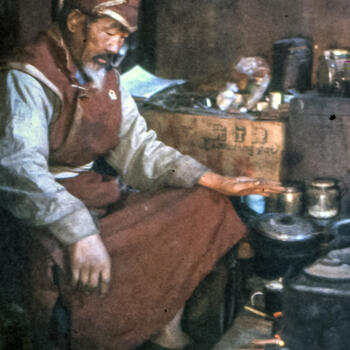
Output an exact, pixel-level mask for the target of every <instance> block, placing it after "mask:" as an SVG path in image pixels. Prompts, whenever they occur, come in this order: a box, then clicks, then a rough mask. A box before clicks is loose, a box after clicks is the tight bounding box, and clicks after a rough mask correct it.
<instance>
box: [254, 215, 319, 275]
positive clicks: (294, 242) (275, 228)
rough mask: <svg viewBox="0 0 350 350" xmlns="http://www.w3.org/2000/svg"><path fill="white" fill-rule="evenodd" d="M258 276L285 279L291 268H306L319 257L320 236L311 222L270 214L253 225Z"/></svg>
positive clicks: (255, 220)
mask: <svg viewBox="0 0 350 350" xmlns="http://www.w3.org/2000/svg"><path fill="white" fill-rule="evenodd" d="M250 232H251V239H252V245H253V247H254V249H255V253H256V255H255V260H256V270H257V271H256V272H257V273H260V274H262V275H263V276H264V277H269V278H275V277H278V276H283V275H284V274H285V272H286V271H287V269H288V268H289V267H290V266H291V265H292V266H304V265H306V264H308V263H310V262H311V261H313V259H314V258H315V257H316V256H317V254H318V253H319V250H320V242H321V239H320V238H321V234H320V232H319V231H318V229H317V226H316V225H315V224H314V223H313V222H312V221H311V220H310V219H308V218H303V217H301V216H298V215H292V214H285V213H269V214H264V215H261V216H258V217H256V218H255V219H254V220H253V221H252V222H251V230H250Z"/></svg>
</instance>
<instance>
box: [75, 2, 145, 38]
mask: <svg viewBox="0 0 350 350" xmlns="http://www.w3.org/2000/svg"><path fill="white" fill-rule="evenodd" d="M70 1H71V3H72V5H73V6H74V7H76V8H77V9H79V10H81V11H82V12H85V13H90V14H92V15H98V16H109V17H111V18H113V19H115V20H116V21H118V22H119V23H120V24H122V25H123V26H124V27H126V28H127V29H128V30H129V31H130V32H135V31H136V30H137V16H138V7H139V3H140V0H109V1H106V0H70Z"/></svg>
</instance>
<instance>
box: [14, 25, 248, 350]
mask: <svg viewBox="0 0 350 350" xmlns="http://www.w3.org/2000/svg"><path fill="white" fill-rule="evenodd" d="M17 60H18V61H19V62H23V63H30V64H31V65H33V66H35V67H36V68H37V69H38V70H39V71H40V72H41V73H42V74H43V75H44V76H45V77H46V78H47V79H48V80H49V81H50V82H51V83H52V84H53V85H54V86H56V87H57V88H58V90H59V95H60V96H61V103H62V108H61V111H60V115H59V117H58V118H57V119H56V120H55V121H54V122H53V123H52V125H51V128H50V134H49V139H50V160H49V162H50V164H54V165H69V166H78V165H82V164H85V163H87V162H89V161H92V160H95V159H96V158H97V157H98V156H101V155H102V156H103V155H104V154H105V153H106V152H108V151H109V150H110V149H111V148H113V147H115V146H116V145H117V143H118V130H119V125H120V120H121V106H120V94H119V88H118V83H119V82H118V81H117V79H116V77H115V74H114V72H112V71H111V72H109V73H107V76H106V81H105V84H104V87H103V89H102V91H96V90H94V89H93V88H91V86H89V85H86V86H84V87H85V88H86V90H82V89H79V88H76V87H75V86H76V85H78V82H77V81H76V79H75V77H74V71H75V67H74V65H73V63H72V61H71V58H70V56H69V53H68V51H67V49H66V47H65V45H64V43H63V41H62V39H61V38H60V36H59V35H58V33H57V31H56V32H55V31H53V32H51V33H50V34H49V35H48V34H43V35H42V36H41V37H40V38H39V40H38V41H37V42H36V43H34V44H33V45H31V46H28V47H27V48H25V50H24V52H23V53H21V54H20V55H19V56H18V57H17ZM24 70H25V69H24ZM34 76H35V75H34ZM36 78H38V79H39V80H40V77H38V76H36ZM42 82H43V83H45V81H42ZM110 90H113V91H115V93H116V94H117V97H118V98H117V99H116V100H114V99H110V98H109V91H110ZM101 135H103V136H102V137H101ZM60 182H61V183H62V184H63V185H64V186H65V187H66V189H67V190H68V191H69V192H71V193H72V194H73V195H75V196H76V197H78V198H79V199H81V200H82V201H83V202H84V203H85V205H86V206H87V207H88V208H89V209H91V210H94V211H95V212H97V213H99V215H100V220H99V224H100V229H101V237H102V240H103V242H104V244H105V246H106V248H107V250H108V253H109V254H110V256H111V260H112V282H111V288H110V291H109V293H108V295H107V296H106V297H104V298H101V297H99V296H97V295H90V296H89V295H85V294H83V293H82V292H80V291H77V290H72V289H71V288H70V286H69V283H68V275H69V268H68V267H67V264H65V263H64V261H65V259H64V254H65V252H64V249H62V247H59V246H58V245H57V244H54V248H52V247H51V248H52V249H51V248H48V247H49V245H47V244H46V243H45V245H44V246H45V249H43V246H42V244H37V243H36V244H35V245H34V249H33V256H32V258H33V259H32V266H33V269H32V270H33V272H32V283H33V316H34V324H35V325H36V329H37V330H39V331H38V332H37V335H39V337H38V339H39V340H38V342H39V343H40V342H41V347H42V348H43V349H47V347H45V341H46V337H47V335H48V333H47V332H48V327H47V326H48V320H49V319H50V315H51V311H52V308H53V306H54V303H55V301H56V300H57V297H58V295H59V293H60V294H61V297H62V300H63V303H64V304H65V305H66V307H67V308H68V309H69V310H70V312H71V339H72V349H73V350H78V349H79V350H82V349H84V350H90V349H91V350H117V349H118V350H128V349H133V348H135V347H136V346H137V345H139V344H141V343H142V342H144V341H145V340H147V339H148V338H149V337H150V336H151V335H152V334H155V333H156V332H157V331H159V330H160V328H162V327H163V326H164V325H165V324H166V323H167V322H169V321H170V320H171V319H172V318H173V317H174V315H175V314H176V312H177V311H178V310H179V309H180V308H181V307H183V306H184V304H185V302H186V300H188V299H189V297H190V296H191V294H192V292H193V291H194V289H195V288H196V286H197V285H198V284H199V282H200V281H201V280H202V279H203V278H204V277H205V276H206V275H207V274H208V273H209V272H210V271H211V269H212V267H213V265H214V264H215V262H216V261H217V260H218V259H219V258H220V257H222V256H223V255H224V254H225V252H227V251H228V250H229V249H230V248H231V247H232V246H233V245H234V244H235V243H237V241H238V240H239V239H240V238H241V237H242V236H243V235H244V233H245V227H244V225H243V224H242V222H241V221H240V219H239V218H238V216H237V214H236V213H235V211H234V210H233V209H232V206H231V203H230V201H229V200H228V199H227V198H225V197H224V196H222V195H220V194H218V193H216V192H214V191H211V190H207V189H205V188H202V187H197V186H196V187H194V188H192V189H164V190H161V191H158V192H157V193H132V194H129V195H126V196H125V197H123V198H120V194H119V190H118V186H117V184H116V182H115V181H114V179H112V178H110V177H106V176H102V175H99V174H97V173H94V172H87V173H83V174H81V175H79V176H78V177H75V178H72V179H68V180H62V181H60ZM53 264H58V265H59V266H60V267H61V269H62V270H61V272H62V275H61V277H60V278H59V287H58V283H53V281H52V278H50V275H51V267H52V265H53ZM56 282H57V281H56ZM40 336H41V337H40ZM40 338H41V339H40ZM37 346H38V347H40V346H39V345H37Z"/></svg>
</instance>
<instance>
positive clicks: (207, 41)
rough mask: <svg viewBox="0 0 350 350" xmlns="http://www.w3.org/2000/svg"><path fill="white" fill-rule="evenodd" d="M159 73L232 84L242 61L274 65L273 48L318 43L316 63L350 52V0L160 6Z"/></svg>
mask: <svg viewBox="0 0 350 350" xmlns="http://www.w3.org/2000/svg"><path fill="white" fill-rule="evenodd" d="M153 6H154V9H151V10H152V11H156V13H157V20H156V22H155V25H156V28H157V30H156V43H157V50H156V72H157V73H158V74H160V75H163V76H167V77H184V78H187V79H191V80H203V79H204V78H206V80H210V79H213V78H217V79H220V78H221V79H224V80H228V79H229V77H230V74H231V72H232V66H233V62H234V61H236V60H237V58H239V57H240V56H254V55H261V56H264V57H266V58H267V59H268V60H269V63H270V64H271V63H272V62H271V61H272V45H273V42H274V41H276V40H279V39H281V38H285V37H291V36H299V35H301V36H310V37H312V38H313V40H314V45H315V55H314V57H315V60H317V57H318V56H319V55H320V53H321V52H322V51H323V50H324V49H327V48H330V47H336V46H350V33H349V34H348V33H347V32H348V31H347V28H349V27H350V2H348V0H332V1H329V0H328V1H326V0H293V1H290V0H215V1H212V0H176V1H174V0H158V1H153Z"/></svg>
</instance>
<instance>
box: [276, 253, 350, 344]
mask: <svg viewBox="0 0 350 350" xmlns="http://www.w3.org/2000/svg"><path fill="white" fill-rule="evenodd" d="M284 281H285V282H284V283H285V286H284V293H283V305H282V311H283V323H282V331H281V334H282V338H283V340H284V341H285V342H286V344H287V346H288V348H290V349H291V350H349V349H350V337H349V330H350V248H346V249H341V250H333V251H331V252H329V253H328V254H327V255H326V256H324V257H323V258H321V259H319V260H317V261H316V262H315V263H313V264H312V265H310V266H308V267H306V268H305V269H304V270H303V271H302V272H299V273H298V274H296V275H293V274H290V275H289V276H287V277H286V278H285V279H284Z"/></svg>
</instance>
